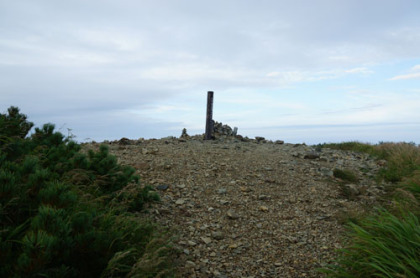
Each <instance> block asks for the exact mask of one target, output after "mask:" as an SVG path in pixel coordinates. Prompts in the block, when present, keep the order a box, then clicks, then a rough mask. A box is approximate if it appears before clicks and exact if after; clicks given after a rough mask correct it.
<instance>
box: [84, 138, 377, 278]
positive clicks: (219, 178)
mask: <svg viewBox="0 0 420 278" xmlns="http://www.w3.org/2000/svg"><path fill="white" fill-rule="evenodd" d="M109 144H110V151H111V153H113V154H114V155H116V156H117V157H118V159H119V161H120V162H121V163H123V164H128V165H131V166H133V167H135V168H136V169H137V171H138V174H139V175H140V176H141V181H142V183H143V184H150V185H153V186H154V187H155V188H156V190H157V191H158V192H159V194H160V195H161V199H162V202H161V203H158V204H155V205H153V207H152V208H150V210H149V211H150V212H151V216H152V217H153V218H154V219H155V220H156V221H157V222H159V223H160V224H162V225H163V226H165V227H168V228H170V229H171V230H172V231H174V232H175V233H176V234H177V239H176V245H177V246H178V247H179V249H180V250H181V252H180V253H181V255H180V258H179V260H180V262H181V263H180V267H179V272H180V276H181V277H322V275H321V274H320V273H319V272H318V271H317V268H320V267H322V266H323V265H325V264H328V263H331V262H332V261H333V260H334V258H335V257H336V249H337V248H340V247H341V246H342V235H343V231H344V227H343V226H342V224H341V222H342V221H340V219H341V220H342V219H343V217H345V216H346V214H349V213H351V212H354V211H360V210H362V209H363V208H364V207H366V205H372V204H374V203H375V201H376V199H377V198H378V196H380V195H381V194H382V188H381V186H378V185H376V184H375V183H374V182H373V180H372V178H371V177H373V176H374V175H375V173H376V172H377V171H378V169H379V166H378V165H377V162H376V161H374V160H372V159H371V158H369V157H368V156H367V155H365V154H358V153H352V152H342V151H336V150H329V149H323V150H322V151H321V152H316V151H315V150H314V149H312V148H311V147H309V146H306V145H292V144H281V143H280V144H275V143H273V142H265V141H260V142H258V141H257V140H250V141H249V142H242V141H241V140H237V139H234V138H221V139H219V140H214V141H203V140H200V139H199V138H195V139H194V138H192V139H191V138H190V139H176V138H166V139H159V140H137V141H131V140H120V141H117V142H111V143H109ZM91 147H95V144H93V145H91ZM336 168H339V169H350V170H352V171H354V172H355V173H357V174H358V176H359V179H360V181H359V182H358V183H357V184H356V185H349V187H348V188H349V189H351V190H353V191H347V194H348V195H346V196H343V193H342V192H343V191H342V190H341V189H340V186H339V185H338V181H337V179H335V178H334V177H333V174H332V171H333V169H336Z"/></svg>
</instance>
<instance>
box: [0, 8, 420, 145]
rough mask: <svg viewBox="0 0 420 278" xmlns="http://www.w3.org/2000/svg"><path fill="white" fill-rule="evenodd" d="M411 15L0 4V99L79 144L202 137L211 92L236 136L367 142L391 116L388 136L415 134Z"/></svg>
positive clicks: (411, 11)
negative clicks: (68, 132)
mask: <svg viewBox="0 0 420 278" xmlns="http://www.w3.org/2000/svg"><path fill="white" fill-rule="evenodd" d="M419 11H420V2H418V1H333V0H330V1H326V0H325V1H317V2H316V3H312V2H311V3H308V2H307V1H274V0H273V1H262V2H258V3H257V2H255V1H250V0H249V1H248V0H245V1H218V0H216V1H211V2H203V1H192V0H190V1H186V0H181V1H169V0H166V1H163V0H155V1H134V0H132V1H129V0H120V1H116V0H107V1H98V0H92V1H81V0H76V1H70V2H67V1H66V2H63V1H47V0H40V1H29V0H22V1H1V2H0V32H1V34H2V36H1V37H0V103H1V107H0V108H1V110H2V111H5V110H6V109H7V107H8V106H10V105H17V106H19V107H20V108H21V110H22V111H23V112H24V113H26V114H28V115H29V117H30V118H31V119H32V120H34V121H35V122H36V123H37V124H42V123H45V122H54V123H56V124H57V126H66V127H68V128H71V129H72V132H74V134H76V135H77V136H78V139H79V140H85V139H86V138H91V139H92V140H99V141H100V140H104V139H117V138H120V137H123V136H126V137H131V138H136V137H162V136H167V135H179V134H178V133H180V130H181V129H182V128H183V127H186V128H187V129H189V130H191V132H197V133H202V130H203V128H204V118H205V115H204V113H205V100H206V92H207V91H208V90H214V91H215V118H216V120H219V121H223V122H227V123H228V124H231V125H238V126H239V127H240V129H241V130H243V131H244V132H246V134H245V135H248V133H249V135H250V136H252V135H254V133H255V132H257V131H258V133H259V134H255V135H263V136H264V135H265V136H267V137H270V138H272V139H275V138H279V139H281V138H282V137H286V135H285V132H286V131H284V130H282V128H283V129H287V134H288V136H289V135H290V133H293V132H294V134H295V135H293V134H291V136H289V137H290V138H291V139H290V140H293V141H307V142H309V140H312V139H310V138H309V136H312V138H315V137H316V138H319V139H317V140H321V141H331V140H346V139H350V138H349V136H348V135H347V134H348V133H349V132H347V131H349V130H351V132H353V133H354V134H359V137H358V138H360V140H364V138H366V140H371V141H373V142H375V141H380V140H388V139H387V138H390V139H392V138H394V137H395V136H394V132H392V130H393V129H394V127H395V125H397V123H399V126H400V127H399V128H398V130H400V129H401V128H402V126H405V127H406V128H405V129H403V131H401V132H400V133H401V134H404V136H405V137H403V138H402V139H401V140H406V141H417V142H420V138H419V134H420V133H419V132H417V131H418V130H416V129H413V128H412V126H413V125H415V124H416V121H417V120H416V119H419V116H420V114H419V112H418V111H417V110H418V109H417V106H418V104H420V97H419V93H418V91H415V90H416V89H417V88H418V85H419V83H418V82H419V79H420V75H419V74H420V68H419V64H420V51H419V48H418V45H420V35H419V34H420V12H419ZM349 126H352V128H349ZM355 126H359V127H360V131H363V132H366V133H369V134H365V135H363V134H364V133H363V132H355V131H354V129H357V127H355ZM366 126H374V127H375V128H370V129H369V128H364V127H366ZM291 127H299V128H298V129H299V130H305V129H307V130H309V131H310V132H309V133H308V134H307V135H305V132H300V131H297V130H296V129H291ZM312 127H319V129H314V128H312ZM321 127H322V128H321ZM346 130H347V131H346ZM374 130H375V132H374V134H370V133H372V132H373V131H374ZM410 130H412V132H410ZM370 131H372V132H370ZM335 134H336V135H335ZM340 134H343V136H342V137H340ZM321 135H322V136H321ZM330 138H331V139H330ZM358 138H352V139H358Z"/></svg>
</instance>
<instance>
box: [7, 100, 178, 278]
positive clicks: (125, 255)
mask: <svg viewBox="0 0 420 278" xmlns="http://www.w3.org/2000/svg"><path fill="white" fill-rule="evenodd" d="M32 127H33V123H31V122H28V121H27V118H26V116H25V115H23V114H21V113H20V112H19V109H18V108H16V107H10V108H9V109H8V112H7V114H0V262H1V264H0V277H125V276H129V277H157V276H159V277H170V276H172V274H171V273H172V271H171V263H172V262H171V261H170V258H171V256H170V253H171V252H173V249H171V247H170V246H169V244H168V242H169V240H168V236H167V235H165V233H164V232H162V231H160V230H159V228H158V227H157V226H156V225H154V224H153V223H150V222H149V221H147V220H145V219H144V217H142V216H141V214H139V213H138V212H139V211H140V210H142V209H143V208H144V206H145V205H146V204H147V203H148V202H151V201H156V200H158V195H157V194H156V193H155V192H153V191H152V190H151V188H150V187H147V186H146V187H142V186H140V184H139V183H138V180H139V178H138V177H137V176H135V175H134V172H135V170H134V169H133V168H131V167H128V166H122V165H120V164H118V163H117V160H116V158H115V157H114V156H111V155H109V153H108V149H107V147H106V146H101V147H100V150H99V151H98V152H94V151H89V152H88V153H87V154H84V153H82V152H81V151H80V150H81V147H80V145H78V144H77V143H75V142H73V141H71V140H70V139H69V138H65V136H63V135H62V134H61V133H59V132H55V131H54V125H52V124H45V125H44V126H43V127H42V128H36V129H35V132H34V133H33V134H32V135H31V136H28V132H29V131H30V130H31V128H32Z"/></svg>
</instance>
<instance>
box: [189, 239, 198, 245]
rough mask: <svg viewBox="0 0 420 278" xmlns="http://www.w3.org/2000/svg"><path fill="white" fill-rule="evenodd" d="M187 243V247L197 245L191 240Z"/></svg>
mask: <svg viewBox="0 0 420 278" xmlns="http://www.w3.org/2000/svg"><path fill="white" fill-rule="evenodd" d="M187 243H188V245H189V246H196V245H197V243H195V242H194V241H192V240H189V241H188V242H187Z"/></svg>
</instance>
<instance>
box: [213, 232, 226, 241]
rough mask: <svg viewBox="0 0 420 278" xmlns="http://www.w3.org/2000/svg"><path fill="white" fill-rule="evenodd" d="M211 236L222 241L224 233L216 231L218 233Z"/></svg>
mask: <svg viewBox="0 0 420 278" xmlns="http://www.w3.org/2000/svg"><path fill="white" fill-rule="evenodd" d="M211 236H212V237H213V238H214V239H216V240H222V239H223V238H224V235H223V233H222V232H220V231H216V232H213V233H211Z"/></svg>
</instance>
